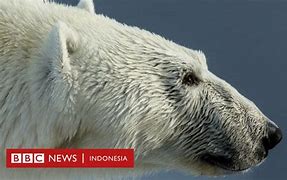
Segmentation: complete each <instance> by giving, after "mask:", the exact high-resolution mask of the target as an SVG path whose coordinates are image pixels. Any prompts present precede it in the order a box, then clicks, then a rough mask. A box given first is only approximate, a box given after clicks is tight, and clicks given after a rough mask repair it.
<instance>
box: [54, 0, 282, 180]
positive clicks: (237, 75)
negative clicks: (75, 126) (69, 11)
mask: <svg viewBox="0 0 287 180" xmlns="http://www.w3.org/2000/svg"><path fill="white" fill-rule="evenodd" d="M58 1H60V0H58ZM62 2H66V3H69V4H76V3H77V1H72V0H71V1H69V0H62ZM95 6H96V11H97V13H101V14H105V15H107V16H109V17H112V18H115V19H116V20H118V21H120V22H124V23H126V24H128V25H136V26H139V27H141V28H144V29H147V30H150V31H152V32H155V33H157V34H160V35H162V36H164V37H166V38H168V39H171V40H173V41H175V42H176V43H179V44H182V45H184V46H187V47H189V48H193V49H200V50H202V51H203V52H204V53H205V55H206V56H207V61H208V64H209V69H210V70H211V71H212V72H214V73H215V74H217V75H218V76H219V77H221V78H223V79H225V80H226V81H228V82H229V83H231V84H232V85H233V86H234V87H235V88H237V90H238V91H239V92H241V93H242V94H244V95H245V96H246V97H248V98H249V99H251V100H252V101H254V102H255V103H256V104H257V106H258V107H259V108H260V109H261V110H262V111H263V112H264V113H265V115H267V116H268V117H269V118H270V119H271V120H273V121H274V122H276V123H277V124H278V125H279V126H280V127H281V129H282V131H283V136H284V135H286V131H287V121H286V120H287V105H286V101H287V95H286V93H287V70H286V68H287V58H286V55H287V1H286V0H248V1H247V0H241V1H238V0H230V1H228V0H218V1H215V0H189V1H188V0H96V1H95ZM286 153H287V145H286V138H283V141H282V142H281V144H280V145H278V146H277V147H276V148H275V149H274V150H272V151H271V152H270V155H269V157H268V159H267V160H266V161H265V162H264V163H263V164H262V165H261V166H259V167H257V168H255V169H253V170H252V171H251V172H248V173H245V174H243V175H236V176H228V177H225V178H222V177H221V178H205V177H193V176H190V175H184V174H182V173H179V172H168V173H159V174H156V175H154V176H146V177H144V178H143V179H146V180H160V179H164V180H171V179H178V180H187V179H195V180H207V179H213V180H239V179H245V180H251V179H252V180H259V179H260V180H269V179H273V180H284V179H286V175H287V165H286V164H287V155H286Z"/></svg>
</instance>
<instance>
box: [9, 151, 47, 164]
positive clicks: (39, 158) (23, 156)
mask: <svg viewBox="0 0 287 180" xmlns="http://www.w3.org/2000/svg"><path fill="white" fill-rule="evenodd" d="M44 162H45V160H44V153H11V163H12V164H15V163H44Z"/></svg>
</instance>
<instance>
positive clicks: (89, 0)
mask: <svg viewBox="0 0 287 180" xmlns="http://www.w3.org/2000/svg"><path fill="white" fill-rule="evenodd" d="M78 7H79V8H82V9H84V10H86V11H88V12H89V13H91V14H94V13H95V7H94V3H93V0H81V1H80V2H79V4H78Z"/></svg>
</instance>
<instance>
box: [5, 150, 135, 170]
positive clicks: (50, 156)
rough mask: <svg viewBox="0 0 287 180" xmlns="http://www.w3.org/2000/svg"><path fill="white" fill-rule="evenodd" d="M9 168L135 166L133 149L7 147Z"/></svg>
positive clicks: (7, 164)
mask: <svg viewBox="0 0 287 180" xmlns="http://www.w3.org/2000/svg"><path fill="white" fill-rule="evenodd" d="M6 157H7V158H6V167H7V168H133V167H134V150H133V149H7V150H6Z"/></svg>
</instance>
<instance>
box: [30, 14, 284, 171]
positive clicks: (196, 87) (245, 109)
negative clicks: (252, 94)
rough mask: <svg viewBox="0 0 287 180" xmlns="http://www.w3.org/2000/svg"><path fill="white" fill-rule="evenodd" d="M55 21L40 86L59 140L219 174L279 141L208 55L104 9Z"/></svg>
mask: <svg viewBox="0 0 287 180" xmlns="http://www.w3.org/2000/svg"><path fill="white" fill-rule="evenodd" d="M88 9H89V8H88ZM57 18H58V19H61V20H62V21H63V22H62V23H59V24H57V25H55V26H54V27H53V28H51V32H50V33H48V34H47V39H46V40H45V43H44V44H43V46H42V49H41V51H40V53H39V54H37V55H36V57H37V58H38V59H39V61H37V62H38V63H37V64H36V65H35V67H33V73H36V74H37V78H36V79H34V82H33V83H32V84H33V85H35V87H34V88H35V90H34V91H33V92H35V96H36V97H37V98H35V99H37V100H39V99H40V98H41V96H40V95H38V96H37V92H38V91H39V92H41V93H40V94H43V93H42V91H41V89H42V90H45V93H46V95H47V96H48V97H53V99H52V100H50V101H49V103H50V104H48V105H47V104H45V105H47V106H49V107H50V108H48V109H54V110H55V111H56V112H57V113H59V114H61V115H59V116H56V115H55V117H57V118H55V119H57V121H55V122H54V123H53V122H52V121H51V123H50V124H49V125H48V126H47V124H45V127H43V128H42V129H45V128H46V129H49V131H48V130H47V132H53V133H52V134H53V135H50V136H49V135H47V134H46V135H47V136H48V137H54V138H55V139H57V141H55V142H54V141H53V140H51V141H53V143H54V144H55V146H57V147H58V146H60V147H94V148H100V147H105V148H134V149H135V159H136V167H138V168H143V169H148V168H176V169H181V170H186V171H189V172H190V171H192V172H195V173H197V174H206V175H220V174H229V173H233V172H237V171H244V170H247V169H249V168H251V167H253V166H256V165H257V164H259V163H260V162H262V161H263V160H264V159H265V158H266V156H267V154H268V151H269V150H270V149H272V148H273V147H274V146H275V145H276V144H278V143H279V141H280V140H281V138H282V134H281V131H280V129H279V128H278V127H277V125H275V124H274V123H273V122H272V121H270V120H269V119H268V118H267V117H266V116H265V115H264V114H263V113H262V112H261V111H260V110H259V109H258V108H257V107H256V105H255V104H254V103H253V102H251V101H250V100H248V99H247V98H245V97H244V96H243V95H241V94H240V93H239V92H238V91H237V90H236V89H235V88H233V87H232V86H231V85H230V84H228V83H227V82H225V81H224V80H222V79H220V78H219V77H217V76H216V75H214V74H213V73H212V72H210V71H209V69H208V66H207V63H206V58H205V55H204V54H203V53H202V52H200V51H195V50H192V49H188V48H185V47H183V46H180V45H177V44H175V43H173V42H171V41H168V40H166V39H164V38H162V37H160V36H158V35H155V34H153V33H150V32H147V31H145V30H141V29H139V28H136V27H129V26H126V25H122V24H120V23H118V22H116V21H114V20H111V19H109V18H107V17H104V16H101V15H94V14H92V15H89V14H88V13H86V14H85V18H86V19H88V20H85V19H84V18H83V19H81V20H78V21H76V22H74V23H73V20H71V19H69V20H66V19H64V18H60V17H56V18H54V19H57ZM66 18H68V17H66ZM65 21H66V22H65ZM87 21H88V22H87ZM93 23H94V27H93V28H90V27H91V24H93ZM39 82H41V83H39ZM39 84H41V85H40V87H39ZM47 84H48V85H47ZM36 85H37V86H36ZM39 106H40V105H39ZM54 113H55V112H54ZM41 133H42V134H43V132H41ZM55 134H56V135H57V136H56V135H55ZM47 136H45V138H47ZM42 142H45V141H42Z"/></svg>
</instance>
